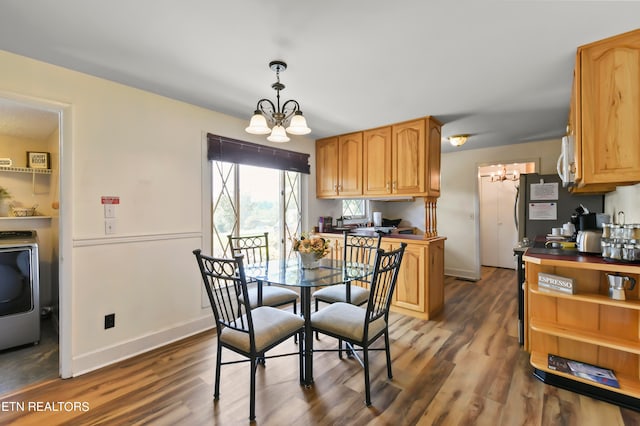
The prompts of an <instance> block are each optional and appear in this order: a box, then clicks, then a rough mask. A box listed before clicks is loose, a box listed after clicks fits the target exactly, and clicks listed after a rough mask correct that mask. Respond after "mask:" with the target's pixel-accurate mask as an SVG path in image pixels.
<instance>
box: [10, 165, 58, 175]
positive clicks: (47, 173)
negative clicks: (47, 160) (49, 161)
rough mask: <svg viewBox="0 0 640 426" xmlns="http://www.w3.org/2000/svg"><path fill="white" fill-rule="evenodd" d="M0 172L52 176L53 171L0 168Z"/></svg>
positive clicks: (28, 168) (27, 168)
mask: <svg viewBox="0 0 640 426" xmlns="http://www.w3.org/2000/svg"><path fill="white" fill-rule="evenodd" d="M0 172H12V173H31V174H36V175H50V174H51V169H32V168H30V167H0Z"/></svg>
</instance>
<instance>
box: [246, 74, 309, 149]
mask: <svg viewBox="0 0 640 426" xmlns="http://www.w3.org/2000/svg"><path fill="white" fill-rule="evenodd" d="M269 68H271V70H272V71H274V72H275V73H276V79H277V81H276V82H275V83H273V84H272V85H271V87H272V88H273V89H274V90H275V91H276V99H277V100H276V103H275V104H274V103H273V102H271V101H270V100H269V99H266V98H265V99H260V100H259V101H258V105H257V106H256V110H255V112H254V113H253V117H251V121H250V122H249V127H247V128H246V129H244V130H245V131H246V132H247V133H251V134H254V135H266V134H268V133H271V134H270V135H269V136H268V137H267V140H268V141H270V142H289V140H290V139H289V137H288V136H287V132H289V133H291V134H292V135H307V134H309V133H311V129H310V128H309V127H307V120H305V118H304V116H303V115H302V111H300V104H299V103H298V101H296V100H295V99H290V100H288V101H286V102H285V103H284V104H282V108H280V91H281V90H284V84H282V83H280V72H282V71H284V70H286V69H287V64H286V63H285V62H283V61H271V62H270V63H269ZM267 120H268V121H269V122H270V123H271V124H273V128H269V125H268V124H267ZM287 124H288V127H287V128H286V129H285V127H284V126H285V125H287Z"/></svg>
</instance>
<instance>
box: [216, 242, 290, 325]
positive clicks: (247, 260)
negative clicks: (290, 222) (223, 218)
mask: <svg viewBox="0 0 640 426" xmlns="http://www.w3.org/2000/svg"><path fill="white" fill-rule="evenodd" d="M227 238H228V239H229V248H230V249H231V255H232V256H237V255H243V256H244V259H243V261H244V264H245V265H266V263H267V262H268V261H269V233H268V232H265V233H264V234H258V235H246V236H240V237H234V236H233V235H228V236H227ZM249 284H250V285H249V302H250V304H251V307H252V308H255V307H257V306H260V305H263V306H273V307H278V306H284V305H288V304H289V303H291V304H292V305H293V313H297V312H298V310H297V306H298V298H299V296H298V293H297V292H295V291H293V290H291V289H288V288H283V287H278V286H272V285H262V283H259V282H255V281H252V282H249ZM260 293H262V300H261V301H260V300H259V294H260Z"/></svg>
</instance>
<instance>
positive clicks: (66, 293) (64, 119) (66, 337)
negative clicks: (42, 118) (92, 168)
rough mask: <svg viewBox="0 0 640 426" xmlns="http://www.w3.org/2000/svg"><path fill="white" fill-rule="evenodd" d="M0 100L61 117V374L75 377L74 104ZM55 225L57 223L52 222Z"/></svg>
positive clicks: (19, 97)
mask: <svg viewBox="0 0 640 426" xmlns="http://www.w3.org/2000/svg"><path fill="white" fill-rule="evenodd" d="M0 97H1V98H5V99H9V100H11V101H15V102H18V103H21V104H23V105H24V106H26V107H29V108H33V109H37V110H45V111H48V112H52V113H55V114H58V152H59V164H58V173H59V177H58V200H59V214H58V303H59V309H58V315H59V317H58V321H59V323H58V333H59V337H58V373H59V375H60V377H61V378H63V379H66V378H69V377H72V375H73V371H72V357H73V354H72V350H71V348H72V332H71V331H72V330H71V324H72V320H71V315H72V307H73V304H72V282H71V277H72V254H73V252H72V248H73V239H72V231H73V228H72V224H73V208H72V207H73V206H72V200H73V195H72V192H73V187H72V182H71V172H70V171H71V170H72V125H71V117H72V105H71V104H68V103H64V102H58V101H54V100H50V99H44V98H38V97H34V96H29V95H24V94H20V93H14V92H8V91H1V90H0ZM52 224H53V221H52Z"/></svg>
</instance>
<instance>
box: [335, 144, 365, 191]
mask: <svg viewBox="0 0 640 426" xmlns="http://www.w3.org/2000/svg"><path fill="white" fill-rule="evenodd" d="M338 195H340V196H342V197H345V196H346V197H350V196H358V195H362V132H358V133H351V134H348V135H342V136H338Z"/></svg>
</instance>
